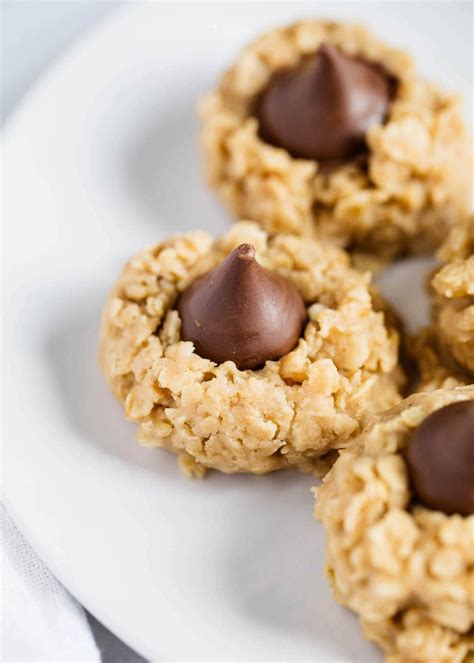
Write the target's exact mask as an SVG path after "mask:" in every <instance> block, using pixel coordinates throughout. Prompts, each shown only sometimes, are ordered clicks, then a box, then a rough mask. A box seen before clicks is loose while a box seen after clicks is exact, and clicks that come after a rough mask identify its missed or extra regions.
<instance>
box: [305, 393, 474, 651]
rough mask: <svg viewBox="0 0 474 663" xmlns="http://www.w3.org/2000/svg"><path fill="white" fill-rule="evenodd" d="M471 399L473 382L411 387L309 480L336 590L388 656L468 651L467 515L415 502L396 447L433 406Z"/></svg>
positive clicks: (472, 555)
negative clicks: (316, 481)
mask: <svg viewBox="0 0 474 663" xmlns="http://www.w3.org/2000/svg"><path fill="white" fill-rule="evenodd" d="M465 399H470V400H474V386H469V387H461V388H456V389H451V390H437V391H432V392H430V393H423V394H415V395H413V396H411V397H410V398H408V399H406V400H405V401H403V402H402V403H401V404H399V405H398V406H397V407H395V408H394V409H393V410H391V411H389V412H387V413H385V414H383V415H381V416H379V417H376V418H375V419H374V421H373V423H372V424H371V425H370V426H369V427H368V429H367V430H366V431H365V432H363V433H362V434H361V435H360V436H359V437H358V438H356V439H355V440H353V441H352V442H351V443H350V445H349V446H348V447H347V449H345V450H344V451H342V452H341V454H340V457H339V459H338V460H337V461H336V463H335V464H334V466H333V468H332V469H331V471H330V472H329V473H328V474H327V475H326V477H325V479H324V480H323V485H322V486H321V487H320V488H319V489H316V490H315V492H316V511H315V513H316V516H317V517H318V518H319V519H320V520H321V521H322V522H323V524H324V526H325V528H326V531H327V570H328V576H329V579H330V582H331V584H332V587H333V590H334V594H335V596H336V599H337V600H338V601H339V602H341V603H342V604H344V605H346V606H348V607H349V608H351V609H352V610H354V611H355V612H356V613H357V614H358V615H359V617H360V619H361V624H362V627H363V629H364V632H365V635H366V636H367V638H368V639H370V640H373V641H374V642H376V643H378V644H379V645H380V646H381V647H382V648H383V649H384V651H385V652H386V654H387V660H388V661H390V663H434V662H435V661H436V663H462V662H467V661H468V660H471V659H470V658H469V655H471V656H474V637H473V631H472V628H473V624H474V593H473V587H474V516H469V517H462V516H459V515H452V516H447V515H445V514H443V513H441V512H439V511H432V510H430V509H428V508H424V507H422V506H417V505H412V504H411V500H412V495H411V491H410V485H409V477H408V470H407V466H406V464H405V461H404V457H403V453H404V449H405V448H406V446H407V444H408V442H409V437H410V434H411V431H413V429H414V428H416V427H417V426H418V425H419V424H420V423H421V422H422V421H423V419H425V418H426V417H427V416H428V415H429V414H430V413H431V412H434V411H435V410H437V409H439V408H441V407H444V406H445V405H448V404H449V403H453V402H456V401H460V400H465Z"/></svg>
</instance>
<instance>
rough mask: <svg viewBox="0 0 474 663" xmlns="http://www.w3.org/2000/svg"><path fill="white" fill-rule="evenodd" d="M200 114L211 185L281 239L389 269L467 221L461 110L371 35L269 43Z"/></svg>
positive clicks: (335, 29)
mask: <svg viewBox="0 0 474 663" xmlns="http://www.w3.org/2000/svg"><path fill="white" fill-rule="evenodd" d="M315 90H317V92H318V94H315ZM199 114H200V118H201V124H202V132H201V133H202V135H201V138H202V146H203V154H204V160H205V165H206V169H207V176H208V180H209V182H210V184H211V186H212V187H213V188H214V189H215V190H216V191H217V193H218V195H219V196H220V197H221V199H222V200H223V201H224V203H225V204H226V205H227V206H228V207H229V208H230V210H231V211H232V213H233V214H234V215H235V216H236V217H239V216H244V217H249V218H253V219H256V220H257V221H259V222H260V223H261V224H262V225H263V227H264V228H265V229H266V230H268V231H270V232H272V233H275V232H282V231H283V232H291V233H295V234H302V235H317V236H318V237H330V238H331V239H332V240H333V241H336V242H337V243H339V244H341V245H344V246H346V247H350V248H351V249H352V250H357V251H358V252H362V253H364V252H365V253H371V254H377V256H378V257H379V258H380V259H381V260H382V261H386V260H387V259H389V258H392V257H394V256H396V255H398V254H401V253H405V252H421V251H425V250H430V249H432V248H433V247H436V246H438V245H439V244H440V242H441V241H442V240H443V239H444V237H445V236H446V232H447V230H448V229H449V228H450V227H451V226H453V225H454V224H455V223H456V222H457V221H458V220H459V218H460V217H462V216H464V215H466V213H467V212H466V210H467V207H468V197H469V191H470V185H471V172H472V171H471V168H470V154H469V138H468V135H467V133H466V129H465V127H464V124H463V121H462V117H461V113H460V109H459V100H458V98H457V97H455V96H453V95H451V94H447V93H445V92H444V91H442V90H440V89H438V88H437V87H435V86H434V85H431V84H430V83H428V82H426V81H424V80H423V79H422V78H420V76H419V75H418V74H417V72H416V71H415V69H414V66H413V64H412V62H411V60H410V58H409V56H408V55H407V54H406V53H404V52H402V51H400V50H396V49H394V48H391V47H389V46H387V45H386V44H384V43H383V42H381V41H380V40H379V39H377V38H376V37H375V36H374V34H372V33H371V32H370V31H369V30H367V29H366V28H364V27H362V26H359V25H350V24H345V23H337V22H332V21H316V20H314V21H303V22H300V23H296V24H294V25H291V26H289V27H283V28H278V29H274V30H271V31H270V32H268V33H266V34H263V35H262V36H260V37H259V38H257V39H256V40H255V41H254V42H253V43H251V44H250V45H249V46H247V48H245V49H244V50H243V52H242V53H241V54H240V55H239V56H238V58H237V60H236V61H235V63H234V64H233V65H232V66H231V67H230V69H228V70H227V71H226V72H225V73H224V75H223V76H222V77H221V79H220V81H219V83H218V85H217V87H216V89H215V90H213V91H212V92H211V93H209V94H208V95H207V96H205V97H204V98H203V99H202V101H201V103H200V106H199Z"/></svg>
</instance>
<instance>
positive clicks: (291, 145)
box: [256, 44, 393, 161]
mask: <svg viewBox="0 0 474 663" xmlns="http://www.w3.org/2000/svg"><path fill="white" fill-rule="evenodd" d="M392 87H393V80H392V79H390V78H389V77H388V76H387V75H385V74H384V73H383V72H382V70H381V68H380V67H378V66H377V65H374V64H371V63H369V62H366V61H364V60H361V59H360V58H351V57H348V56H347V55H344V54H343V53H342V52H341V51H340V50H339V49H337V48H335V47H334V46H331V45H330V44H323V45H322V46H321V47H320V48H319V50H318V51H316V53H315V54H314V55H312V56H311V57H309V58H307V59H306V60H304V61H303V62H302V63H301V64H299V65H298V66H296V67H294V68H292V69H284V70H281V71H277V72H276V73H275V74H274V75H273V76H272V77H271V79H270V81H269V83H268V85H267V87H266V88H265V89H264V91H263V92H262V94H261V95H260V97H259V99H258V101H257V106H256V115H257V118H258V120H259V127H260V129H259V131H260V136H261V138H263V140H265V141H266V142H268V143H271V144H272V145H275V146H277V147H283V148H285V149H286V150H287V151H288V152H289V153H290V154H291V155H292V156H294V157H297V158H302V159H314V160H316V161H325V160H335V161H341V160H348V159H351V158H353V157H355V156H356V155H357V154H358V153H360V152H363V151H364V149H365V133H366V131H367V129H369V127H371V126H373V125H375V124H381V123H383V122H384V120H385V119H386V117H387V114H388V109H389V103H390V98H391V93H392Z"/></svg>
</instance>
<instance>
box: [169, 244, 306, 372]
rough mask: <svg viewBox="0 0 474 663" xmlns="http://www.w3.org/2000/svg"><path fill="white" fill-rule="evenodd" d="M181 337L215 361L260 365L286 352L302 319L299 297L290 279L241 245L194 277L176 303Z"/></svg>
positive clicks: (249, 247)
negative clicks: (196, 277)
mask: <svg viewBox="0 0 474 663" xmlns="http://www.w3.org/2000/svg"><path fill="white" fill-rule="evenodd" d="M177 308H178V312H179V315H180V317H181V338H182V340H183V341H192V342H193V343H194V348H195V350H196V352H197V353H198V354H199V355H200V356H201V357H206V358H207V359H210V360H211V361H214V362H216V363H217V364H222V363H224V362H226V361H233V362H234V363H235V365H236V366H237V368H239V369H241V370H245V369H254V368H260V367H261V366H263V365H264V364H265V362H266V361H268V360H276V359H279V358H280V357H282V356H283V355H285V354H287V353H288V352H290V351H291V350H293V348H294V347H295V345H296V344H297V342H298V339H299V337H300V334H301V332H302V329H303V326H304V324H305V322H306V308H305V305H304V302H303V299H302V297H301V295H300V293H299V292H298V290H297V289H296V288H295V286H294V285H293V284H291V283H290V282H289V281H287V280H286V279H284V278H283V277H282V276H280V275H279V274H277V273H275V272H271V271H269V270H267V269H264V268H263V267H262V266H261V265H259V263H258V262H257V260H255V248H254V247H253V246H252V245H251V244H240V245H239V246H237V247H236V248H235V249H234V250H233V251H232V253H231V254H230V255H228V256H227V258H225V260H223V261H222V262H221V263H220V264H219V265H217V267H215V268H214V269H213V270H211V271H210V272H208V273H207V274H205V275H204V276H202V277H201V278H199V279H197V280H196V281H194V283H192V284H191V285H190V286H189V288H188V289H187V290H185V292H183V294H182V295H181V297H180V299H179V301H178V304H177Z"/></svg>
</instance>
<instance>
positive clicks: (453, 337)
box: [413, 217, 474, 391]
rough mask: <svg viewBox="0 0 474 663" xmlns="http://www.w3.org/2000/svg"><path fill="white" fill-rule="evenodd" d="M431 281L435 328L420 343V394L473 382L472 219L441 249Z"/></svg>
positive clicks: (426, 331)
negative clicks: (441, 264) (438, 261)
mask: <svg viewBox="0 0 474 663" xmlns="http://www.w3.org/2000/svg"><path fill="white" fill-rule="evenodd" d="M439 257H440V258H441V260H442V261H443V262H444V263H445V264H444V265H443V266H442V267H441V269H439V270H438V271H437V272H436V273H435V275H434V277H433V278H432V280H431V294H432V296H433V324H432V325H431V326H430V327H429V328H428V329H424V330H423V331H422V332H421V334H420V335H419V337H418V339H417V340H416V343H415V346H414V353H413V354H414V358H415V360H416V361H417V363H418V366H419V372H420V376H421V379H420V385H419V389H420V390H425V391H426V390H430V389H434V388H437V387H449V386H454V385H455V384H472V383H473V382H474V218H473V217H471V218H470V219H469V220H468V221H467V222H466V223H465V224H462V225H460V226H459V227H458V228H455V229H454V230H453V231H452V232H451V234H450V235H449V237H448V239H447V241H446V242H445V244H444V245H443V246H442V248H441V250H440V252H439Z"/></svg>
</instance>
